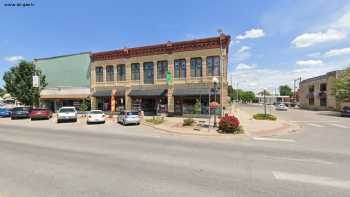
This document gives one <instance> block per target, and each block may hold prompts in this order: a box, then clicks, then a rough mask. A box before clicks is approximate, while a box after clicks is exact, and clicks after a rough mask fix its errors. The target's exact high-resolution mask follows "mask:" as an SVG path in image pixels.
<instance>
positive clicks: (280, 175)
mask: <svg viewBox="0 0 350 197" xmlns="http://www.w3.org/2000/svg"><path fill="white" fill-rule="evenodd" d="M272 174H273V176H274V177H275V179H276V180H284V181H294V182H301V183H309V184H315V185H322V186H329V187H337V188H342V189H350V180H349V181H344V180H337V179H334V178H331V177H322V176H312V175H307V174H294V173H287V172H279V171H272Z"/></svg>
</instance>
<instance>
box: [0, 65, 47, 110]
mask: <svg viewBox="0 0 350 197" xmlns="http://www.w3.org/2000/svg"><path fill="white" fill-rule="evenodd" d="M34 75H37V76H39V79H40V87H39V88H33V78H32V76H34ZM3 79H4V81H5V89H6V91H7V92H8V93H10V94H11V96H14V97H15V98H16V99H17V100H18V101H20V102H21V103H23V104H25V105H31V106H33V105H36V106H38V105H39V97H40V91H41V90H42V89H44V88H45V87H46V86H47V83H46V79H45V75H43V74H42V73H41V70H39V69H35V66H34V64H33V63H30V62H27V61H21V62H20V63H19V64H18V65H17V66H14V67H12V68H10V70H9V71H7V72H6V73H5V75H4V77H3Z"/></svg>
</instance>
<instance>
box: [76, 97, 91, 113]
mask: <svg viewBox="0 0 350 197" xmlns="http://www.w3.org/2000/svg"><path fill="white" fill-rule="evenodd" d="M89 109H90V100H88V99H83V100H82V101H81V102H80V106H79V110H80V111H88V110H89Z"/></svg>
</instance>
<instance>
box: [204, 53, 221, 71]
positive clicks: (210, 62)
mask: <svg viewBox="0 0 350 197" xmlns="http://www.w3.org/2000/svg"><path fill="white" fill-rule="evenodd" d="M207 67H208V68H207V72H208V76H219V75H220V57H219V56H211V57H207Z"/></svg>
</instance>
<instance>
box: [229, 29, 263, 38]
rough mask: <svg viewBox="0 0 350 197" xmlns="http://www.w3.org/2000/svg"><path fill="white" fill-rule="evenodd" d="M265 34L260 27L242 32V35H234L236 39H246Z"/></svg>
mask: <svg viewBox="0 0 350 197" xmlns="http://www.w3.org/2000/svg"><path fill="white" fill-rule="evenodd" d="M264 36H265V32H264V30H262V29H251V30H249V31H246V32H244V34H243V35H238V36H237V37H236V39H238V40H244V39H248V38H260V37H264Z"/></svg>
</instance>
